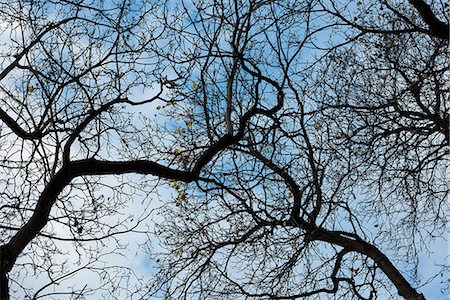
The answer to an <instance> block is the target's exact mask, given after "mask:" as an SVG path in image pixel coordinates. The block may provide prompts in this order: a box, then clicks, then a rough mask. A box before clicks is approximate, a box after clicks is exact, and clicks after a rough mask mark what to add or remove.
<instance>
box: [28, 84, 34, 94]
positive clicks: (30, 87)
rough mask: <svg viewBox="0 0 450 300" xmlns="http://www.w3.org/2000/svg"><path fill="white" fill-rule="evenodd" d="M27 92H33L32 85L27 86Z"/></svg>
mask: <svg viewBox="0 0 450 300" xmlns="http://www.w3.org/2000/svg"><path fill="white" fill-rule="evenodd" d="M27 92H28V94H31V93H32V92H34V86H32V85H29V86H28V88H27Z"/></svg>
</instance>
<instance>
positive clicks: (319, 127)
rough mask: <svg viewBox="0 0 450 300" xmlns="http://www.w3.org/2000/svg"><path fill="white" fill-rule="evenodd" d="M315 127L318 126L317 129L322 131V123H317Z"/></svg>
mask: <svg viewBox="0 0 450 300" xmlns="http://www.w3.org/2000/svg"><path fill="white" fill-rule="evenodd" d="M314 128H316V130H317V131H320V129H322V126H321V125H320V123H316V125H314Z"/></svg>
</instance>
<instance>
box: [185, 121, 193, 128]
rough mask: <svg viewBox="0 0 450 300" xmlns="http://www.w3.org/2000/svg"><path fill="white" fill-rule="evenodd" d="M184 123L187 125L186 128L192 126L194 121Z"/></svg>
mask: <svg viewBox="0 0 450 300" xmlns="http://www.w3.org/2000/svg"><path fill="white" fill-rule="evenodd" d="M184 123H186V126H188V127H191V126H192V121H185V122H184Z"/></svg>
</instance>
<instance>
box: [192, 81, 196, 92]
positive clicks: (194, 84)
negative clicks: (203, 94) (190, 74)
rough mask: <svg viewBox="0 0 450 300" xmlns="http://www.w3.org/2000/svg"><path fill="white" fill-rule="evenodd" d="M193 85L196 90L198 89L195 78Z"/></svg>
mask: <svg viewBox="0 0 450 300" xmlns="http://www.w3.org/2000/svg"><path fill="white" fill-rule="evenodd" d="M192 87H193V88H194V90H195V91H196V90H197V83H196V82H195V81H194V80H192Z"/></svg>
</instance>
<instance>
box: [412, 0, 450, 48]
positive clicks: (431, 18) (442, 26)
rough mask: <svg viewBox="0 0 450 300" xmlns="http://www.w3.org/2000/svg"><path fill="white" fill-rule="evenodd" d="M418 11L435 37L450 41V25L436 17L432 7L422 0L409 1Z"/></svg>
mask: <svg viewBox="0 0 450 300" xmlns="http://www.w3.org/2000/svg"><path fill="white" fill-rule="evenodd" d="M409 3H411V4H412V5H413V6H414V7H415V8H416V10H417V11H418V12H419V14H420V16H421V17H422V20H424V22H425V23H427V25H428V27H429V28H430V32H431V34H433V35H434V36H435V37H438V38H441V39H444V40H448V39H449V28H448V25H447V24H446V23H444V22H442V21H441V20H439V19H438V18H437V17H436V15H435V14H434V13H433V11H432V10H431V7H430V6H429V5H428V4H427V3H425V1H422V0H409Z"/></svg>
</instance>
